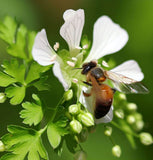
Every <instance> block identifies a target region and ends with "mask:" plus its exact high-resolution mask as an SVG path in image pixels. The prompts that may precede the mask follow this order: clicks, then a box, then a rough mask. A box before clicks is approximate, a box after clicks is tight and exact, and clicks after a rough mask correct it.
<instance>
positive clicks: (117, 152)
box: [112, 145, 121, 157]
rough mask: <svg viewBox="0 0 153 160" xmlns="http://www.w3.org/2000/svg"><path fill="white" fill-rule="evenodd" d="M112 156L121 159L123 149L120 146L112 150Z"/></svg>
mask: <svg viewBox="0 0 153 160" xmlns="http://www.w3.org/2000/svg"><path fill="white" fill-rule="evenodd" d="M112 154H113V155H114V156H115V157H120V156H121V148H120V146H119V145H115V146H114V147H113V148H112Z"/></svg>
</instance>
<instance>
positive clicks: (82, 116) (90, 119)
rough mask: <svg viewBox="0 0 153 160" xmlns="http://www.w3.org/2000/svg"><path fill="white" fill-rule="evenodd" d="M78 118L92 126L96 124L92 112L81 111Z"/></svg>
mask: <svg viewBox="0 0 153 160" xmlns="http://www.w3.org/2000/svg"><path fill="white" fill-rule="evenodd" d="M78 120H79V121H80V122H82V123H83V124H84V125H85V126H87V127H90V126H93V125H94V118H93V116H92V114H91V113H89V112H87V113H80V114H79V115H78Z"/></svg>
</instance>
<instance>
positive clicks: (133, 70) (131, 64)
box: [111, 60, 144, 81]
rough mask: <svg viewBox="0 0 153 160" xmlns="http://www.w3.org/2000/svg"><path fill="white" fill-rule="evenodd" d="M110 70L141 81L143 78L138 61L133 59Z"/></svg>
mask: <svg viewBox="0 0 153 160" xmlns="http://www.w3.org/2000/svg"><path fill="white" fill-rule="evenodd" d="M111 71H112V72H115V73H118V74H122V75H124V76H126V77H128V78H131V79H134V80H136V81H141V80H142V79H143V78H144V75H143V73H142V72H141V68H140V67H139V65H138V63H137V62H136V61H134V60H129V61H126V62H124V63H122V64H120V65H119V66H117V67H115V68H114V69H112V70H111Z"/></svg>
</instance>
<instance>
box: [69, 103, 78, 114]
mask: <svg viewBox="0 0 153 160" xmlns="http://www.w3.org/2000/svg"><path fill="white" fill-rule="evenodd" d="M79 112H80V105H77V104H72V105H70V106H69V113H70V114H72V115H76V114H78V113H79Z"/></svg>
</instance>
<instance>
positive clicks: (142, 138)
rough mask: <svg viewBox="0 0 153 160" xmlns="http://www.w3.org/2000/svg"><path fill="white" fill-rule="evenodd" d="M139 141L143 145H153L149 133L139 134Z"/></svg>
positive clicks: (152, 139)
mask: <svg viewBox="0 0 153 160" xmlns="http://www.w3.org/2000/svg"><path fill="white" fill-rule="evenodd" d="M140 141H141V143H142V144H144V145H150V144H153V138H152V135H151V134H150V133H147V132H142V133H140Z"/></svg>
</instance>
